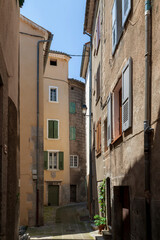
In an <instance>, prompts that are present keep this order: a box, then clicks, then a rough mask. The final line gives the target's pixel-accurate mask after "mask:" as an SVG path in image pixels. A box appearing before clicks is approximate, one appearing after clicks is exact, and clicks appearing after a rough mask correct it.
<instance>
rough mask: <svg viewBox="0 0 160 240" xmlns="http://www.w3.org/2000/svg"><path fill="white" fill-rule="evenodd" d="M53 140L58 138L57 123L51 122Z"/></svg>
mask: <svg viewBox="0 0 160 240" xmlns="http://www.w3.org/2000/svg"><path fill="white" fill-rule="evenodd" d="M53 125H54V126H53V133H54V136H53V138H58V121H53Z"/></svg>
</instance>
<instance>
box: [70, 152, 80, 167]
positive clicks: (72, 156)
mask: <svg viewBox="0 0 160 240" xmlns="http://www.w3.org/2000/svg"><path fill="white" fill-rule="evenodd" d="M71 157H73V166H71ZM75 157H77V165H75V159H74V158H75ZM78 167H79V157H78V155H70V168H78Z"/></svg>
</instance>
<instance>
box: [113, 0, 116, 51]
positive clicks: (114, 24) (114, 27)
mask: <svg viewBox="0 0 160 240" xmlns="http://www.w3.org/2000/svg"><path fill="white" fill-rule="evenodd" d="M116 45H117V0H114V4H113V8H112V54H114V51H115V49H116Z"/></svg>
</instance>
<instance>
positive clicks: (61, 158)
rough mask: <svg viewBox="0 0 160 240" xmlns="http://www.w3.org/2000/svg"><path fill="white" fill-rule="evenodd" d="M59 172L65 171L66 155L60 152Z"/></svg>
mask: <svg viewBox="0 0 160 240" xmlns="http://www.w3.org/2000/svg"><path fill="white" fill-rule="evenodd" d="M59 170H64V153H63V152H59Z"/></svg>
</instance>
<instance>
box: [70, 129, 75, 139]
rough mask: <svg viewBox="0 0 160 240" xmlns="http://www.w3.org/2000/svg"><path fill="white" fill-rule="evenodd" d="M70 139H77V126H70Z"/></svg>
mask: <svg viewBox="0 0 160 240" xmlns="http://www.w3.org/2000/svg"><path fill="white" fill-rule="evenodd" d="M70 140H76V128H75V127H70Z"/></svg>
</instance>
